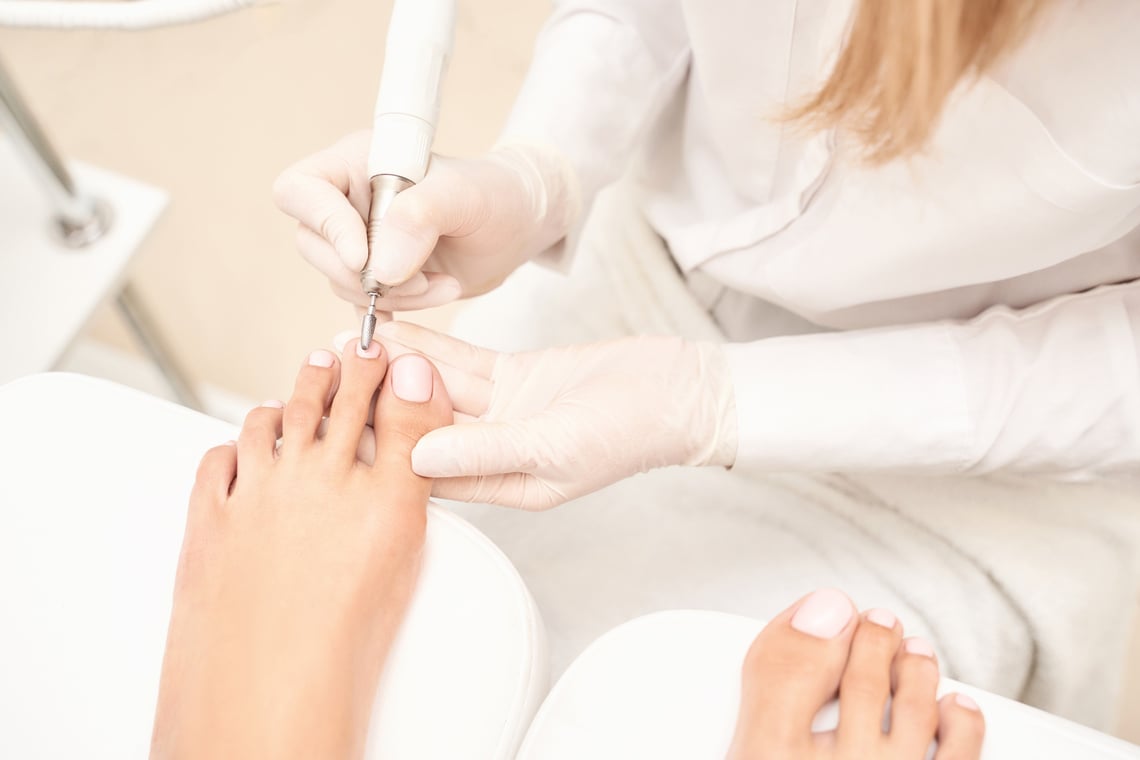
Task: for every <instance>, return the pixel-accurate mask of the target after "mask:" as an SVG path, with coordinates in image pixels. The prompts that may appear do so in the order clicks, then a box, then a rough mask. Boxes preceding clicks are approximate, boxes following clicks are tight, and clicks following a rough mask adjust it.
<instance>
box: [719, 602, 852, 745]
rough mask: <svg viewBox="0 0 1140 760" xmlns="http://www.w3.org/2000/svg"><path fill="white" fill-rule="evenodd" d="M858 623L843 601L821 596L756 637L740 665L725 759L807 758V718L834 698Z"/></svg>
mask: <svg viewBox="0 0 1140 760" xmlns="http://www.w3.org/2000/svg"><path fill="white" fill-rule="evenodd" d="M857 620H858V617H857V615H856V614H855V607H854V606H853V605H852V604H851V600H850V599H848V598H847V597H846V596H844V595H843V594H842V593H840V592H839V591H836V590H834V589H823V590H821V591H816V592H815V593H813V594H811V595H809V596H807V597H805V598H804V599H801V600H800V601H799V602H797V603H796V604H794V605H793V606H792V607H791V608H789V609H788V610H785V611H784V612H783V613H781V614H780V615H779V616H778V617H776V618H775V619H774V620H773V621H772V622H770V623H769V624H768V626H767V627H766V628H765V629H764V630H763V631H761V632H760V635H759V636H757V637H756V640H755V641H754V642H753V643H752V647H751V648H750V649H749V651H748V655H747V656H746V657H745V661H744V681H743V685H742V691H741V700H740V713H739V716H738V720H737V725H736V735H735V736H734V738H733V744H732V747H733V748H732V752H731V753H730V756H731V757H734V758H749V757H758V756H763V757H767V756H774V757H779V756H793V757H798V756H801V755H803V754H806V753H808V752H810V751H811V749H812V746H813V742H814V739H813V738H812V733H811V724H812V719H813V718H814V717H815V714H816V713H817V712H818V711H819V709H820V708H821V707H822V706H823V705H824V704H825V703H826V702H827V701H828V700H830V699H831V698H832V697H833V696H835V692H836V690H837V689H838V687H839V679H840V676H842V674H843V669H844V666H845V665H846V664H847V657H848V653H849V650H850V646H851V639H852V636H853V634H854V631H855V627H856V621H857Z"/></svg>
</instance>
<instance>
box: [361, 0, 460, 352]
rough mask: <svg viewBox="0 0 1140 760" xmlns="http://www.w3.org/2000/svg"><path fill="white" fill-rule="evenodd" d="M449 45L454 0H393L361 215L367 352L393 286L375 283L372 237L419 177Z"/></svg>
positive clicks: (431, 135) (432, 131)
mask: <svg viewBox="0 0 1140 760" xmlns="http://www.w3.org/2000/svg"><path fill="white" fill-rule="evenodd" d="M454 40H455V0H396V2H395V4H394V5H393V7H392V18H391V20H390V22H389V24H388V41H387V47H386V49H385V52H384V70H383V71H382V72H381V75H380V93H379V95H377V97H376V114H375V117H374V119H373V123H372V148H371V150H370V151H369V153H368V176H369V177H370V179H369V185H370V186H371V188H372V205H371V206H370V208H369V210H368V260H367V261H366V262H365V264H364V269H362V270H361V272H360V285H361V287H363V288H364V292H365V294H366V295H368V296H369V304H368V313H367V314H365V315H364V323H363V324H362V325H361V326H360V346H361V348H364V349H367V348H368V346H369V345H370V344H371V343H372V334H373V333H374V332H375V331H376V299H377V298H383V297H384V296H385V294H386V293H387V292H388V289H389V287H390V286H391V285H393V284H399V283H383V282H380V280H379V279H377V277H376V274H375V267H376V262H377V260H378V259H377V257H378V256H381V255H383V252H382V251H378V250H376V244H375V241H376V238H377V231H378V228H379V225H380V222H381V220H382V219H383V218H384V212H385V211H387V210H388V206H389V205H390V204H391V203H392V199H393V198H395V197H396V195H397V194H399V193H401V192H403V191H404V190H407V189H408V188H409V187H411V186H412V185H414V184H416V183H417V182H419V181H420V180H422V179H423V178H424V175H425V174H426V173H427V169H428V162H429V161H430V159H431V144H432V140H433V139H434V138H435V123H436V120H437V119H438V118H439V98H440V85H441V84H442V82H443V74H444V71H445V70H446V69H447V59H448V58H450V57H451V47H452V44H453V42H454Z"/></svg>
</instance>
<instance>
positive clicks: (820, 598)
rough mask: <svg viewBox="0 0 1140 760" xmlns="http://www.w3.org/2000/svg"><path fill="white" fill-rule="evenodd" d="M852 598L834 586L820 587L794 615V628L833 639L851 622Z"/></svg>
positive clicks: (852, 611) (852, 612)
mask: <svg viewBox="0 0 1140 760" xmlns="http://www.w3.org/2000/svg"><path fill="white" fill-rule="evenodd" d="M854 614H855V608H854V607H852V606H851V600H849V599H848V598H847V597H846V596H844V595H843V594H842V593H841V592H839V591H836V590H835V589H833V588H825V589H820V590H819V591H816V592H814V593H813V594H812V595H811V596H809V597H808V598H807V599H805V600H804V602H803V604H801V605H800V608H799V609H798V610H796V614H794V615H792V628H795V629H796V630H797V631H799V632H801V633H806V634H808V635H809V636H815V637H816V638H819V639H833V638H835V637H836V636H838V635H839V634H840V633H841V632H842V631H843V629H844V628H846V627H847V624H848V623H850V622H851V618H852V616H854Z"/></svg>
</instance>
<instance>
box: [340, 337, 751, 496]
mask: <svg viewBox="0 0 1140 760" xmlns="http://www.w3.org/2000/svg"><path fill="white" fill-rule="evenodd" d="M376 335H377V338H378V339H379V340H381V341H382V342H383V343H384V346H385V348H386V349H387V350H388V352H389V355H391V356H393V357H395V356H398V355H400V354H402V353H407V352H409V351H416V352H419V353H421V354H423V355H424V356H426V357H427V358H429V359H430V360H431V361H432V362H433V363H435V365H436V366H437V367H438V368H439V371H440V375H441V376H442V377H443V381H444V384H445V385H446V386H447V391H448V393H449V394H450V396H451V400H452V404H453V406H454V407H455V412H456V415H455V419H456V423H457V424H455V425H452V426H450V427H445V428H439V429H437V430H434V431H432V432H431V433H428V434H427V435H425V436H424V437H423V438H422V439H420V442H419V443H418V444H417V445H416V448H415V449H414V450H413V452H412V468H413V469H414V470H415V471H416V473H418V474H419V475H421V476H424V477H429V478H436V481H435V485H434V488H433V491H432V494H433V495H434V496H437V497H439V498H443V499H457V500H460V501H475V502H482V503H491V504H501V505H504V506H510V507H521V508H524V509H536V510H537V509H548V508H550V507H553V506H556V505H558V504H561V503H563V502H565V501H569V500H570V499H573V498H576V497H578V496H582V495H584V494H587V493H590V492H592V491H596V490H598V489H599V488H602V487H604V486H607V485H609V484H611V483H615V482H617V481H619V480H621V479H623V478H626V477H629V476H630V475H633V474H635V473H639V472H645V471H646V470H650V469H653V468H655V467H666V466H669V465H721V466H726V467H727V466H731V465H732V463H733V461H734V460H735V457H736V447H737V428H736V406H735V402H734V393H733V388H732V382H731V378H730V375H729V369H728V362H727V360H726V358H725V356H724V352H723V350H722V349H721V347H720V346H718V345H716V344H713V343H693V342H689V341H686V340H683V339H681V338H675V337H635V338H623V339H621V340H614V341H608V342H604V343H592V344H588V345H580V346H571V347H567V348H551V349H546V350H543V351H531V352H526V353H519V354H501V353H498V352H496V351H491V350H489V349H485V348H479V347H477V346H472V345H471V344H469V343H464V342H463V341H460V340H457V339H455V338H451V337H449V336H446V335H442V334H440V333H437V332H433V331H431V330H428V329H426V328H423V327H419V326H417V325H413V324H410V323H408V322H389V323H387V324H384V325H381V326H380V328H379V329H378V331H377V333H376ZM345 337H347V335H346V336H345Z"/></svg>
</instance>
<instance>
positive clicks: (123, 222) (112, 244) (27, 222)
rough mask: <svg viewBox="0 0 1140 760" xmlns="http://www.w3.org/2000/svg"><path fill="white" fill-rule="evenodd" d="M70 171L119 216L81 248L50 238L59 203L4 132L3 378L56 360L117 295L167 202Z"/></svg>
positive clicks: (144, 189)
mask: <svg viewBox="0 0 1140 760" xmlns="http://www.w3.org/2000/svg"><path fill="white" fill-rule="evenodd" d="M73 169H74V171H75V176H76V179H77V181H78V182H79V183H81V185H82V186H83V187H84V188H85V189H88V190H89V191H90V192H91V193H92V194H94V195H96V196H97V197H100V198H102V199H103V200H105V201H106V202H107V203H108V205H109V206H110V207H111V209H112V213H113V214H114V220H113V223H112V225H111V228H110V229H109V230H108V232H107V233H106V235H105V236H104V237H103V238H101V239H100V240H98V241H96V242H95V243H93V244H91V245H90V246H88V247H85V248H80V249H72V248H68V247H67V246H65V245H63V244H62V243H61V242H59V241H58V240H57V239H56V238H54V237H53V234H52V218H53V212H54V209H53V208H52V206H51V204H50V203H49V201H48V198H47V196H46V195H45V194H44V192H43V191H42V188H41V187H40V185H39V184H38V183H37V182H36V181H35V177H33V176H32V174H31V173H30V171H29V169H28V167H27V166H26V165H24V163H23V162H22V161H21V160H20V156H19V155H17V153H16V151H15V150H14V148H13V146H12V144H11V142H10V141H9V140H7V139H4V138H3V137H0V357H3V358H2V359H0V382H5V381H8V380H12V379H14V378H17V377H20V376H22V375H27V374H31V373H34V372H44V371H46V370H49V369H51V368H53V367H54V366H55V365H56V363H57V362H58V361H59V359H60V357H61V356H62V355H63V353H64V351H66V350H67V348H68V346H70V344H71V341H72V340H73V339H74V337H75V336H76V335H78V334H79V332H80V331H81V330H82V329H83V327H84V326H85V325H86V324H87V321H88V320H89V319H90V318H91V314H92V313H93V312H94V311H95V309H96V307H98V306H99V305H100V304H101V303H103V302H104V301H105V300H106V299H108V298H113V297H115V296H116V295H117V294H118V292H119V290H120V289H121V288H122V286H123V283H124V281H125V277H126V268H127V265H128V263H129V262H130V260H131V258H132V256H133V255H134V253H135V251H136V250H137V249H138V248H139V246H140V245H141V243H142V242H143V239H144V238H145V237H146V235H147V233H149V232H150V230H151V227H153V226H154V223H155V221H157V219H158V216H159V214H161V212H162V209H163V208H164V207H165V206H166V200H167V199H166V193H164V192H162V191H161V190H159V189H157V188H154V187H150V186H149V185H145V184H143V183H141V182H136V181H134V180H131V179H127V178H126V177H122V176H119V175H116V174H113V173H111V172H107V171H103V170H101V169H96V168H94V167H89V166H85V165H83V164H75V165H73Z"/></svg>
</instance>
